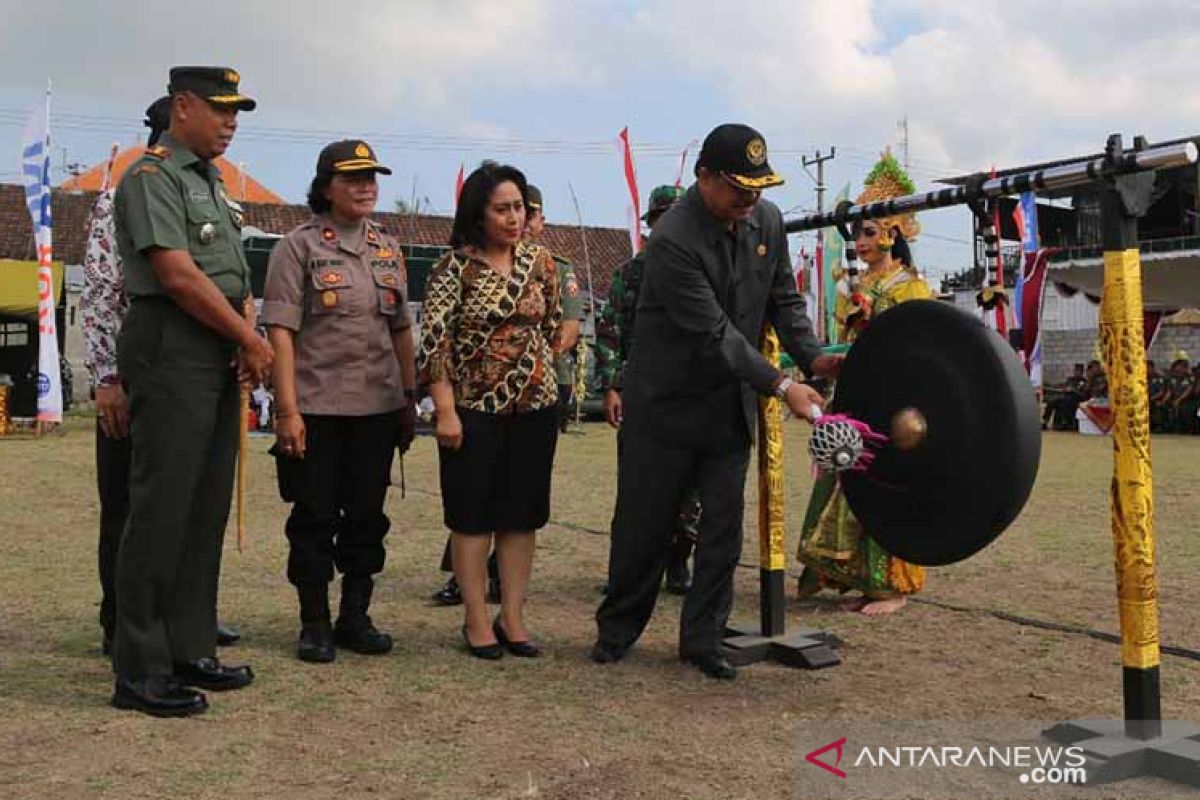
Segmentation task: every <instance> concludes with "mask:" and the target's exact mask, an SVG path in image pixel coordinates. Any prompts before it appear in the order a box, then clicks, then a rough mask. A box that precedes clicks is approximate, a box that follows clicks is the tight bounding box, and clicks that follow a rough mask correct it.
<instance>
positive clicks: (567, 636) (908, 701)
mask: <svg viewBox="0 0 1200 800" xmlns="http://www.w3.org/2000/svg"><path fill="white" fill-rule="evenodd" d="M805 435H806V432H805V428H804V427H803V426H801V425H798V424H789V425H788V437H789V443H788V448H789V458H790V463H789V471H790V475H789V483H788V492H789V497H790V501H789V502H790V506H789V511H788V513H789V524H790V529H791V530H793V531H794V530H795V529H796V527H797V526H798V523H799V519H800V516H801V515H802V513H803V510H804V502H805V500H806V498H807V491H808V487H809V485H810V479H809V476H808V474H807V467H806V460H805V459H804V458H803V457H802V454H803V449H802V448H803V444H804V436H805ZM251 444H252V449H253V453H252V455H251V458H250V464H251V471H252V475H251V487H250V493H249V505H248V518H249V520H250V524H249V534H248V537H247V543H246V548H245V552H243V553H240V554H239V553H238V552H237V550H236V547H235V544H234V541H233V535H232V529H231V531H230V536H229V540H228V546H227V551H226V557H225V561H224V573H223V578H222V588H221V615H222V618H223V619H225V620H227V621H229V622H231V623H234V624H236V625H237V626H239V627H240V628H241V630H242V632H243V634H244V640H243V642H242V643H241V644H240V645H238V646H237V647H235V648H232V649H230V650H225V651H223V652H222V654H223V656H224V657H225V658H226V660H228V661H231V662H235V661H236V662H241V661H248V662H250V663H252V664H253V666H254V668H255V670H256V672H257V675H258V680H257V681H256V683H255V685H254V686H253V687H251V688H249V689H247V690H245V691H242V692H237V693H233V694H229V695H217V696H212V697H210V699H211V701H212V708H211V710H210V711H209V713H208V714H206V715H204V716H202V717H199V718H195V719H191V720H170V721H166V720H155V719H151V718H148V717H144V716H141V715H138V714H133V713H128V712H116V711H114V710H113V709H111V708H110V707H109V706H108V697H109V694H110V692H111V689H112V680H111V675H110V673H109V668H108V665H107V663H106V662H105V660H104V659H102V658H101V657H100V654H99V648H98V645H99V637H100V630H99V626H98V624H97V621H96V613H97V603H98V598H99V588H98V584H97V580H96V577H95V552H96V547H95V541H96V535H97V534H96V529H97V513H98V510H97V501H96V493H95V488H94V486H95V474H94V456H93V437H92V429H91V422H90V420H87V419H83V418H75V419H73V420H72V421H71V422H70V423H69V424H68V425H67V427H66V432H65V435H63V436H60V437H51V438H47V439H43V440H37V441H35V440H32V439H20V440H0V797H3V798H11V799H12V800H17V799H18V798H20V799H22V800H23V799H24V798H72V799H74V798H220V800H234V799H235V798H267V797H288V798H293V799H294V800H310V799H312V800H315V799H316V798H333V797H337V798H359V797H386V798H438V800H453V799H455V798H521V797H539V798H561V799H562V800H567V799H568V798H570V799H571V800H577V799H587V798H612V799H613V800H616V799H617V798H622V799H624V798H776V797H780V798H785V797H792V796H794V795H793V792H794V789H793V780H794V778H795V775H796V770H797V769H798V764H799V761H800V755H799V754H798V752H797V747H796V739H797V732H798V730H800V729H801V727H802V726H803V725H804V724H805V721H806V720H828V719H837V720H886V719H897V720H922V719H961V720H971V719H1014V718H1018V719H1038V720H1056V719H1069V718H1077V717H1086V716H1092V717H1119V716H1120V714H1121V694H1120V687H1121V683H1120V681H1121V673H1120V660H1119V656H1120V654H1119V648H1118V647H1117V646H1116V645H1114V644H1111V643H1108V642H1104V641H1100V640H1097V639H1095V638H1089V637H1087V636H1083V635H1079V634H1076V633H1066V632H1058V631H1050V630H1045V629H1041V628H1038V627H1031V626H1027V625H1021V624H1017V623H1014V622H1012V621H1006V620H1004V619H1001V618H998V617H997V616H996V615H995V614H993V613H990V612H993V611H1001V612H1009V613H1013V614H1018V615H1022V616H1025V617H1031V618H1036V619H1039V620H1045V621H1054V622H1060V623H1066V624H1070V625H1079V626H1086V627H1091V628H1097V629H1101V630H1105V631H1115V630H1116V624H1117V623H1116V603H1115V597H1114V581H1113V567H1112V543H1111V534H1110V532H1109V527H1108V507H1107V503H1108V483H1109V475H1110V468H1111V459H1112V457H1111V445H1110V443H1109V442H1108V441H1107V440H1103V439H1099V438H1091V437H1081V436H1078V435H1073V434H1070V435H1069V434H1047V436H1046V439H1045V448H1044V453H1043V462H1042V467H1041V473H1040V476H1039V478H1038V483H1037V486H1036V488H1035V491H1034V495H1033V497H1032V499H1031V501H1030V503H1029V505H1028V507H1027V508H1026V510H1025V513H1024V514H1023V515H1022V517H1021V518H1020V519H1019V521H1018V522H1017V524H1016V525H1015V526H1014V527H1013V528H1012V529H1011V530H1010V531H1009V532H1008V533H1007V534H1005V536H1004V537H1002V538H1001V539H1000V540H999V541H998V542H997V543H996V544H995V545H993V546H992V547H991V548H990V549H988V550H987V551H985V552H984V553H982V554H981V555H979V556H977V557H976V558H974V559H972V560H971V561H968V562H966V563H963V564H959V565H956V566H953V567H947V568H940V569H935V570H932V571H931V574H930V577H929V582H928V589H927V591H926V593H925V594H924V596H923V597H924V599H925V600H926V601H934V602H932V603H930V602H922V603H914V604H910V606H909V607H908V608H907V609H905V610H904V611H903V612H902V613H900V614H898V615H896V616H894V617H891V618H882V619H866V618H864V617H862V616H860V615H855V614H848V613H844V612H839V611H837V610H836V609H835V607H834V604H833V603H832V601H830V600H817V601H808V602H806V603H800V602H798V601H795V600H792V601H790V605H789V615H790V616H789V625H791V626H798V625H804V626H816V627H822V628H827V629H829V630H832V631H834V632H836V633H837V634H838V635H839V636H840V637H842V639H844V641H845V644H844V647H843V649H842V657H843V661H844V663H843V664H842V665H841V666H838V667H836V668H833V669H828V670H823V671H818V672H805V671H797V670H791V669H788V668H784V667H780V666H775V665H769V664H761V665H755V666H753V667H749V668H746V669H744V670H743V671H742V673H741V675H740V676H739V678H738V680H736V681H734V682H732V683H717V682H714V681H711V680H708V679H706V678H704V677H703V676H701V675H700V674H699V673H698V672H696V671H694V670H692V669H688V668H684V667H682V666H680V665H679V664H678V662H677V661H676V659H675V631H676V627H675V626H676V622H677V618H678V611H679V605H680V603H679V600H678V598H674V597H670V596H664V597H663V599H662V601H661V604H660V607H659V610H658V613H657V614H656V617H655V619H654V621H653V622H652V624H651V628H650V629H649V631H648V632H647V635H646V636H645V638H644V639H643V640H642V642H641V644H640V645H639V646H638V648H637V649H636V650H635V651H634V653H633V654H632V655H631V657H630V658H629V659H627V660H626V661H625V662H623V663H621V664H619V665H615V666H605V667H600V666H596V665H593V664H592V663H590V662H589V661H588V660H587V657H586V654H587V648H588V647H589V645H590V643H591V641H592V637H593V633H594V627H593V623H592V614H593V612H594V610H595V606H596V603H597V600H598V598H599V594H598V589H599V587H600V585H601V583H602V581H603V572H604V568H605V563H606V556H607V537H606V531H607V528H608V520H609V516H610V514H611V509H612V501H613V491H614V471H615V469H614V458H615V446H614V437H613V435H612V433H611V431H610V430H609V429H608V428H606V427H604V426H602V425H600V424H595V423H593V424H588V425H585V426H584V428H583V433H582V434H574V435H568V436H565V437H563V438H562V439H561V440H560V445H559V457H558V461H557V467H556V482H555V493H554V501H553V509H554V510H553V514H552V517H553V520H552V523H551V524H550V525H549V527H548V528H547V529H546V530H545V531H544V533H543V534H542V535H541V536H540V540H539V549H538V557H537V562H536V565H535V575H534V592H533V595H532V597H531V600H530V607H529V612H528V613H529V618H530V621H531V624H532V626H533V628H534V630H535V631H536V632H537V634H538V636H539V639H540V641H541V642H542V643H543V644H544V645H545V646H546V649H547V651H548V652H547V657H545V658H542V659H538V660H533V661H527V660H519V659H515V658H508V659H504V660H503V661H501V662H498V663H485V662H481V661H478V660H475V659H470V658H468V657H467V656H466V655H465V654H464V651H463V649H462V646H461V644H460V639H459V637H458V627H459V612H458V611H457V610H455V609H439V608H431V607H430V606H429V605H428V602H427V599H426V598H427V596H428V594H429V593H430V592H431V591H432V590H433V589H434V588H435V587H436V586H437V585H438V583H439V582H440V580H441V575H440V574H439V573H438V572H437V564H438V559H439V557H440V553H441V548H442V543H443V541H444V531H443V529H442V526H441V511H440V504H439V501H438V497H437V472H436V454H435V452H434V447H433V444H432V442H431V440H430V439H428V438H422V439H419V440H418V442H417V444H416V445H415V447H414V450H413V452H412V453H411V454H410V455H409V457H408V458H407V459H406V464H405V471H406V475H405V480H406V484H407V497H406V498H405V499H401V496H400V490H399V486H398V485H397V487H396V488H394V489H393V490H392V491H391V492H390V496H389V499H388V512H389V514H390V516H391V519H392V531H391V533H390V534H389V536H388V563H387V567H386V569H385V571H384V573H383V575H382V576H381V579H380V586H379V589H378V590H377V593H376V597H377V602H376V605H375V607H374V608H373V615H374V617H375V620H376V622H377V624H379V626H380V627H381V628H383V629H385V630H388V631H390V632H392V633H393V634H394V635H395V636H396V639H397V648H396V650H395V652H394V653H393V654H392V655H390V656H386V657H382V658H378V657H376V658H368V657H362V656H355V655H353V654H346V653H341V654H339V656H338V660H337V662H336V663H335V664H332V665H326V666H314V665H307V664H301V663H300V662H298V661H296V660H295V659H294V657H293V649H294V640H295V635H296V631H297V621H296V610H295V602H294V597H293V594H292V591H291V588H290V587H289V586H288V584H287V582H286V580H285V579H284V562H285V540H284V537H283V533H282V526H283V519H284V516H285V511H286V508H285V506H284V505H283V504H282V503H281V502H280V501H279V499H278V497H277V495H276V494H275V486H274V476H273V466H272V464H271V463H270V460H269V458H268V457H267V456H266V454H265V451H266V449H267V447H268V445H269V440H267V439H254V440H251ZM1154 458H1155V466H1156V497H1157V516H1156V520H1157V534H1158V542H1159V559H1158V561H1159V577H1160V594H1161V597H1162V605H1161V611H1162V635H1163V641H1164V643H1166V644H1169V645H1176V646H1180V647H1187V648H1192V649H1200V611H1198V608H1197V606H1198V602H1197V601H1198V600H1200V596H1198V591H1197V577H1198V575H1200V533H1198V531H1197V525H1196V523H1197V521H1198V520H1200V496H1198V493H1197V491H1196V479H1197V474H1198V469H1200V439H1195V438H1193V439H1182V438H1175V437H1161V438H1156V439H1155V441H1154ZM394 481H395V483H397V484H399V482H400V469H399V466H397V468H396V470H395V473H394ZM751 488H752V487H748V494H747V496H748V497H749V498H750V504H749V507H748V508H747V522H748V526H749V527H748V529H747V539H746V544H747V546H746V548H745V554H744V558H743V564H744V567H745V568H744V569H741V570H739V576H738V596H737V603H736V607H735V618H736V619H743V620H746V621H751V620H754V619H757V609H756V603H757V569H756V566H757V565H756V563H755V561H756V558H757V546H756V543H755V532H754V530H753V527H752V522H751V521H752V520H753V519H754V516H755V507H754V502H753V492H752V491H751V490H750V489H751ZM789 547H794V541H790V542H789ZM792 592H794V585H793V584H792V583H791V582H789V593H792ZM947 606H952V607H953V608H950V607H947ZM955 609H957V610H955ZM964 609H965V610H964ZM1162 681H1163V692H1164V712H1165V715H1166V716H1168V717H1173V718H1188V717H1191V718H1197V717H1200V712H1198V709H1200V662H1197V661H1194V660H1189V659H1186V658H1181V657H1175V656H1169V655H1168V656H1164V660H1163V667H1162ZM1086 796H1088V797H1108V796H1119V797H1120V796H1129V797H1134V796H1145V795H1144V791H1143V792H1142V793H1141V794H1139V793H1138V792H1137V791H1134V790H1133V789H1132V787H1128V786H1127V787H1124V788H1122V787H1119V786H1118V787H1114V788H1112V789H1110V790H1104V791H1102V792H1098V793H1093V794H1088V795H1086Z"/></svg>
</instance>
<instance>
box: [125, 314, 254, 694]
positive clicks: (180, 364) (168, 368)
mask: <svg viewBox="0 0 1200 800" xmlns="http://www.w3.org/2000/svg"><path fill="white" fill-rule="evenodd" d="M234 352H235V348H234V346H233V345H232V344H231V343H229V342H227V341H225V340H223V339H221V338H220V337H219V336H217V335H216V334H215V333H213V332H212V331H210V330H209V329H208V328H207V327H205V326H204V325H202V324H201V323H200V322H198V321H197V320H195V319H194V318H192V317H191V316H189V315H188V314H187V313H186V312H184V311H183V310H181V309H180V308H178V307H177V306H176V305H175V304H174V303H172V302H170V301H167V300H161V301H148V300H141V299H139V300H136V301H135V302H134V304H133V306H132V308H130V310H129V315H128V316H127V317H126V318H125V322H124V324H123V325H122V327H121V333H120V336H119V338H118V345H117V360H118V364H119V368H120V371H121V375H122V377H123V378H124V380H125V383H126V389H127V391H128V394H129V413H130V424H131V429H130V430H131V434H132V440H133V441H132V445H133V455H132V461H131V467H130V478H129V521H128V523H127V524H126V526H125V533H124V536H123V537H122V538H121V546H120V555H119V558H118V562H117V609H116V611H117V628H116V639H115V641H114V646H113V666H114V667H115V668H116V671H117V673H118V674H119V675H121V676H123V677H126V678H141V677H149V676H155V675H170V674H171V672H172V671H173V667H174V664H175V663H176V662H183V661H194V660H196V659H199V658H209V657H212V656H213V655H214V654H215V651H216V642H217V584H218V582H219V578H220V570H221V545H222V542H223V540H224V536H225V525H226V523H227V522H228V520H229V504H230V500H231V499H232V494H233V476H234V468H235V464H236V460H237V447H238V416H239V414H238V412H239V408H238V386H237V380H236V375H235V374H234V371H233V368H232V367H231V366H230V364H231V359H232V358H233V355H234Z"/></svg>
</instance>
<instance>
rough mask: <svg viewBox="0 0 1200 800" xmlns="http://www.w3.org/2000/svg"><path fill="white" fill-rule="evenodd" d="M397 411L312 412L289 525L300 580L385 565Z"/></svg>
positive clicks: (292, 569) (293, 568)
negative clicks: (386, 509) (386, 504)
mask: <svg viewBox="0 0 1200 800" xmlns="http://www.w3.org/2000/svg"><path fill="white" fill-rule="evenodd" d="M398 421H399V418H398V416H397V414H396V412H394V411H389V412H386V413H383V414H370V415H366V416H361V417H334V416H321V415H314V414H305V415H304V427H305V436H306V445H307V448H306V451H305V456H304V459H303V460H302V461H301V462H300V464H301V467H300V468H299V469H297V470H296V478H297V482H298V485H296V486H295V488H294V490H293V491H294V492H295V494H296V502H295V504H294V505H293V506H292V513H291V515H290V516H289V517H288V520H287V523H286V525H285V528H284V529H285V531H286V532H287V538H288V542H289V543H290V545H291V548H290V550H289V552H288V565H287V576H288V580H289V581H291V582H292V583H293V584H296V585H300V584H303V583H329V581H331V580H333V570H334V567H335V566H336V567H337V569H338V571H339V572H341V573H342V574H343V575H347V576H349V577H352V578H367V577H370V576H372V575H375V574H376V573H378V572H380V571H381V570H382V569H383V562H384V558H385V553H384V549H383V537H384V536H385V535H387V532H388V528H389V527H391V522H390V521H389V520H388V518H387V515H386V514H384V513H383V503H384V500H385V499H386V497H387V488H388V484H389V483H390V480H391V472H392V459H393V457H394V456H395V452H396V426H397V423H398Z"/></svg>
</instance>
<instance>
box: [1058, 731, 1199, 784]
mask: <svg viewBox="0 0 1200 800" xmlns="http://www.w3.org/2000/svg"><path fill="white" fill-rule="evenodd" d="M1043 735H1044V736H1045V737H1046V738H1047V739H1050V740H1051V741H1053V742H1057V743H1058V744H1062V745H1068V746H1070V745H1074V746H1077V747H1081V748H1083V751H1084V755H1085V756H1086V757H1087V760H1088V763H1087V765H1086V766H1085V767H1084V768H1085V769H1086V770H1087V776H1088V784H1103V783H1113V782H1114V781H1121V780H1126V779H1128V778H1136V777H1155V778H1164V779H1166V780H1169V781H1174V782H1176V783H1181V784H1185V785H1188V786H1197V787H1200V725H1196V724H1194V723H1190V722H1173V721H1169V720H1164V721H1163V723H1162V735H1161V736H1157V737H1155V738H1153V739H1135V738H1132V737H1130V736H1128V735H1126V733H1125V722H1124V721H1123V720H1076V721H1073V722H1062V723H1059V724H1058V725H1055V726H1054V727H1053V728H1050V729H1049V730H1047V731H1045V732H1044V734H1043Z"/></svg>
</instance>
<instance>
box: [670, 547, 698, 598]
mask: <svg viewBox="0 0 1200 800" xmlns="http://www.w3.org/2000/svg"><path fill="white" fill-rule="evenodd" d="M663 588H664V589H666V590H667V591H668V592H670V593H671V594H687V593H688V589H691V588H692V575H691V573H690V572H688V565H687V559H686V558H683V557H681V556H678V555H675V554H672V555H671V558H670V560H669V561H668V562H667V579H666V582H665V583H664V585H663Z"/></svg>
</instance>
